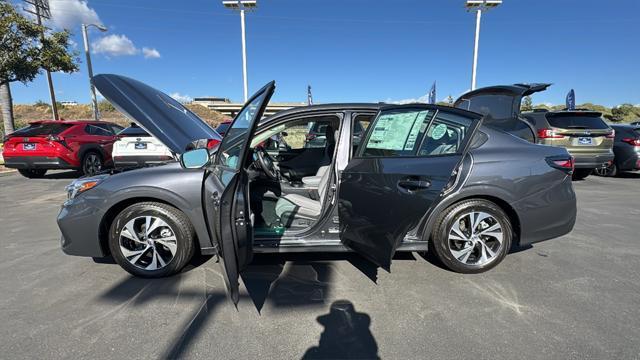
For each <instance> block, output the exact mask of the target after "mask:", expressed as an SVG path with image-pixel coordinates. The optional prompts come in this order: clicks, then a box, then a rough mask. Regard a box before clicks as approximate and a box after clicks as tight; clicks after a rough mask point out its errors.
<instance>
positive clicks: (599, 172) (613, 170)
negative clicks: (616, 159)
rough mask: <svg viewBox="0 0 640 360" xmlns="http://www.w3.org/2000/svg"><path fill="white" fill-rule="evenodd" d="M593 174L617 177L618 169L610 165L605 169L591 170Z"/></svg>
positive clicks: (614, 165)
mask: <svg viewBox="0 0 640 360" xmlns="http://www.w3.org/2000/svg"><path fill="white" fill-rule="evenodd" d="M593 172H594V174H596V175H598V176H616V175H618V167H617V166H616V164H613V163H612V164H611V165H609V166H607V167H599V168H597V169H594V170H593Z"/></svg>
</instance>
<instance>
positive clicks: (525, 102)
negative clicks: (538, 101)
mask: <svg viewBox="0 0 640 360" xmlns="http://www.w3.org/2000/svg"><path fill="white" fill-rule="evenodd" d="M520 110H521V111H531V110H533V101H532V100H531V96H529V95H527V96H525V97H524V98H522V103H521V104H520Z"/></svg>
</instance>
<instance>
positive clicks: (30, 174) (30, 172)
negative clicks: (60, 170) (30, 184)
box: [18, 169, 47, 179]
mask: <svg viewBox="0 0 640 360" xmlns="http://www.w3.org/2000/svg"><path fill="white" fill-rule="evenodd" d="M18 172H19V173H20V175H22V176H24V177H26V178H29V179H39V178H41V177H43V176H44V174H46V173H47V170H46V169H18Z"/></svg>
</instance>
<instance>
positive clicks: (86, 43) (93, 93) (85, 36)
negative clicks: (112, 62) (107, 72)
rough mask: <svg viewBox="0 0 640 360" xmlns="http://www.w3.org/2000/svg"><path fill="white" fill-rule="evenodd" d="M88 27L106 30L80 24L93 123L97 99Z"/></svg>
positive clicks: (96, 113) (95, 117)
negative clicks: (93, 80)
mask: <svg viewBox="0 0 640 360" xmlns="http://www.w3.org/2000/svg"><path fill="white" fill-rule="evenodd" d="M89 26H93V27H95V28H96V29H98V30H100V31H102V32H104V31H107V28H106V27H105V26H104V25H99V24H98V25H96V24H82V40H83V43H84V54H85V56H86V57H87V73H88V74H89V90H90V91H91V104H92V106H93V119H94V120H95V121H98V120H99V114H98V99H97V98H96V88H95V86H93V82H92V81H91V79H93V66H91V55H90V53H89V34H87V28H88V27H89Z"/></svg>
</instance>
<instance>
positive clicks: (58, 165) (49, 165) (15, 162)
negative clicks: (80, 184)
mask: <svg viewBox="0 0 640 360" xmlns="http://www.w3.org/2000/svg"><path fill="white" fill-rule="evenodd" d="M4 166H6V167H8V168H12V169H74V168H75V167H74V166H73V165H71V164H70V163H68V162H67V161H65V160H64V159H62V158H59V157H54V156H11V157H5V158H4Z"/></svg>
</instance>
